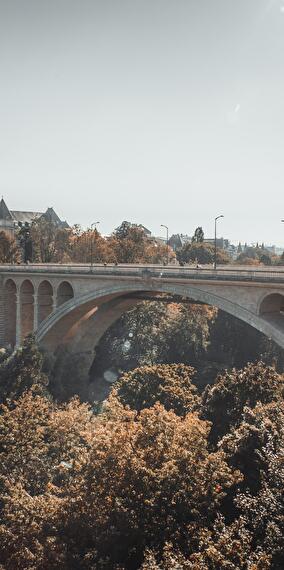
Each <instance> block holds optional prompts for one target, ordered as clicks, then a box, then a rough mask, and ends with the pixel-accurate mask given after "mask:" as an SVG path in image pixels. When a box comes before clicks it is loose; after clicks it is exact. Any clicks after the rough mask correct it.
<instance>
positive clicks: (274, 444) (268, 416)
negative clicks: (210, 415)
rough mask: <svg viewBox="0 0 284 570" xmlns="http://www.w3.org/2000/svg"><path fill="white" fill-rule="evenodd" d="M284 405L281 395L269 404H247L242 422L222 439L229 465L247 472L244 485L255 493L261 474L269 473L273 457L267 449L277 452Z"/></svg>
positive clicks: (281, 433)
mask: <svg viewBox="0 0 284 570" xmlns="http://www.w3.org/2000/svg"><path fill="white" fill-rule="evenodd" d="M283 430H284V408H283V400H282V399H281V398H280V399H278V400H277V401H275V402H271V403H270V404H262V403H258V404H257V405H256V406H255V407H254V408H248V407H245V408H244V411H243V414H242V417H241V420H240V423H239V425H237V426H236V427H233V428H232V429H231V431H229V432H228V433H227V434H226V435H224V437H223V438H222V440H221V442H220V444H219V448H220V449H222V450H223V451H224V452H225V453H226V457H227V460H228V462H229V464H230V465H231V466H232V467H234V468H237V469H240V471H241V472H242V473H243V475H244V481H243V484H242V488H243V489H244V490H247V489H249V490H250V492H252V493H253V494H255V493H256V492H257V491H259V490H260V486H261V481H262V477H263V475H264V474H266V475H267V474H268V472H269V469H270V459H269V456H268V455H267V453H266V452H263V450H264V449H266V446H267V445H269V446H270V449H271V451H272V450H273V452H274V453H275V452H277V453H278V450H279V444H280V442H281V440H282V442H283V433H284V431H283Z"/></svg>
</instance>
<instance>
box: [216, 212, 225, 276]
mask: <svg viewBox="0 0 284 570" xmlns="http://www.w3.org/2000/svg"><path fill="white" fill-rule="evenodd" d="M219 218H224V216H223V214H220V216H217V217H216V218H215V234H214V269H217V220H219Z"/></svg>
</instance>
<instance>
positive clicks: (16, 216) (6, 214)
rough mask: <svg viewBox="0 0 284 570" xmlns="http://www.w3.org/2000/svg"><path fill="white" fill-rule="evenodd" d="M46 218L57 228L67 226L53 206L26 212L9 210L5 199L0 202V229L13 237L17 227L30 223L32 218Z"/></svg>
mask: <svg viewBox="0 0 284 570" xmlns="http://www.w3.org/2000/svg"><path fill="white" fill-rule="evenodd" d="M40 219H43V220H46V221H47V222H52V223H53V224H54V225H55V226H57V227H59V228H68V227H69V226H68V223H67V222H66V221H62V220H61V219H60V218H59V216H58V215H57V214H56V212H55V211H54V209H53V208H47V210H46V212H26V211H21V210H9V208H8V206H7V204H6V202H5V200H4V199H3V198H2V199H1V202H0V231H4V232H6V233H7V234H8V235H9V236H10V237H15V234H16V232H17V230H18V228H19V227H21V226H23V225H28V226H29V225H30V224H31V223H32V222H33V221H34V220H40Z"/></svg>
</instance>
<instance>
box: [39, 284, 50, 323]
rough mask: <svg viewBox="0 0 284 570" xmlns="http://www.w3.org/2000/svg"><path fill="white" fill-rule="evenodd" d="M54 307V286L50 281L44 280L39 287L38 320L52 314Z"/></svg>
mask: <svg viewBox="0 0 284 570" xmlns="http://www.w3.org/2000/svg"><path fill="white" fill-rule="evenodd" d="M52 308H53V288H52V286H51V284H50V283H49V281H46V280H45V281H42V282H41V283H40V285H39V288H38V322H39V324H40V323H41V322H42V321H43V320H44V319H46V318H47V317H48V315H50V313H51V312H52Z"/></svg>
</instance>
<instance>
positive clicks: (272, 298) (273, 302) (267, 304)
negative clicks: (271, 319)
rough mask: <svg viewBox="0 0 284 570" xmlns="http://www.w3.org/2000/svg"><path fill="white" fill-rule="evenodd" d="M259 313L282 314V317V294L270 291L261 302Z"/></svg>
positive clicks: (283, 296) (283, 298)
mask: <svg viewBox="0 0 284 570" xmlns="http://www.w3.org/2000/svg"><path fill="white" fill-rule="evenodd" d="M259 313H260V315H264V316H265V315H267V316H269V315H270V316H282V317H283V318H284V295H281V294H280V293H272V294H270V295H267V296H266V297H265V298H264V299H263V300H262V302H261V305H260V309H259Z"/></svg>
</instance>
